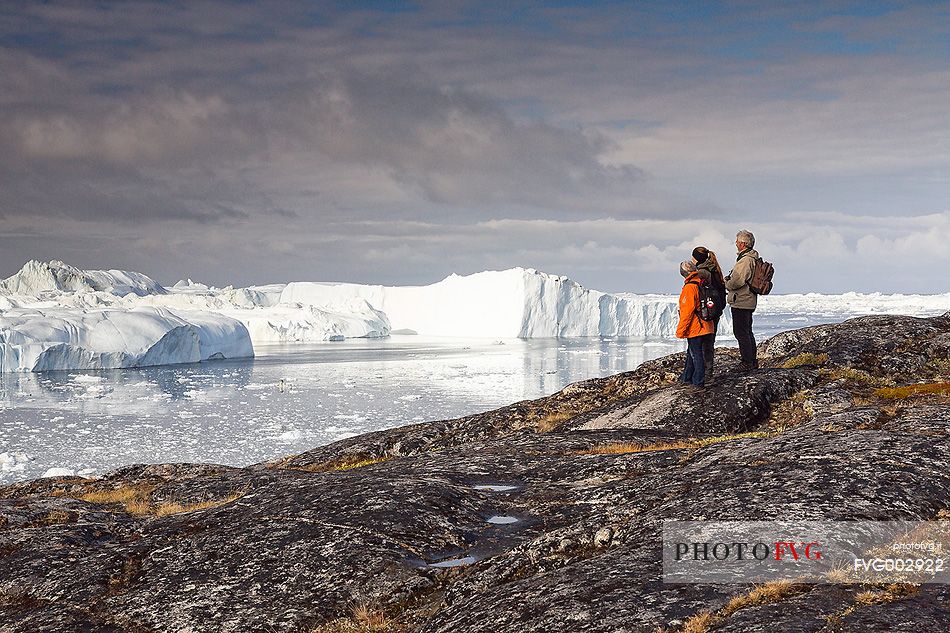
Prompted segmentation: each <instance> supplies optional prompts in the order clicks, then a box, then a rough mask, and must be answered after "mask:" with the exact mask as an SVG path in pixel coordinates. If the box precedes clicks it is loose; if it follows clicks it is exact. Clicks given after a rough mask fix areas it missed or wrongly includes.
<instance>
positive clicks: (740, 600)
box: [719, 580, 805, 618]
mask: <svg viewBox="0 0 950 633" xmlns="http://www.w3.org/2000/svg"><path fill="white" fill-rule="evenodd" d="M803 591H805V587H804V586H803V585H797V584H795V583H793V582H791V581H789V580H774V581H772V582H767V583H765V584H762V585H757V586H755V587H753V588H752V590H751V591H749V592H748V593H743V594H739V595H738V596H736V597H734V598H733V599H732V600H730V601H729V602H728V603H727V604H726V606H724V607H723V608H722V609H720V611H719V615H721V616H722V617H726V618H727V617H729V616H730V615H732V614H733V613H735V612H736V611H739V610H740V609H745V608H747V607H753V606H756V605H760V604H771V603H773V602H778V601H780V600H784V599H785V598H790V597H792V596H794V595H797V594H800V593H802V592H803Z"/></svg>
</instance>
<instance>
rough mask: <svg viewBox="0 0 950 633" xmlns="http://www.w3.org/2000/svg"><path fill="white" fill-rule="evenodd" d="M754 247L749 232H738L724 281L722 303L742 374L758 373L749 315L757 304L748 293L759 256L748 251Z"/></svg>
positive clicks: (753, 239) (756, 297) (750, 289)
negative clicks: (728, 315)
mask: <svg viewBox="0 0 950 633" xmlns="http://www.w3.org/2000/svg"><path fill="white" fill-rule="evenodd" d="M753 246H755V236H754V235H752V233H751V232H750V231H746V230H742V231H739V232H738V233H737V234H736V251H738V253H739V254H738V255H737V256H736V265H735V267H733V269H732V272H730V273H729V275H728V276H727V277H726V291H727V292H728V293H729V294H728V295H727V296H726V301H727V302H728V303H729V307H730V308H732V331H733V333H734V334H735V335H736V340H737V341H739V355H740V356H741V358H742V362H741V364H740V365H739V368H740V369H742V370H750V369H758V367H759V362H758V361H757V360H756V358H755V336H754V335H753V334H752V313H753V312H755V308H756V305H757V303H758V295H756V294H755V293H754V292H752V288H750V287H749V282H750V281H751V280H752V273H753V271H754V270H755V260H756V259H758V257H759V254H758V253H757V252H756V251H755V249H753V248H752V247H753Z"/></svg>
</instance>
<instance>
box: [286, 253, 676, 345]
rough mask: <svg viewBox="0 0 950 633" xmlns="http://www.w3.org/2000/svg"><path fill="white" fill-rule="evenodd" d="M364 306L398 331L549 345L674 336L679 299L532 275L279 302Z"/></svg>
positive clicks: (295, 288) (338, 291) (303, 287)
mask: <svg viewBox="0 0 950 633" xmlns="http://www.w3.org/2000/svg"><path fill="white" fill-rule="evenodd" d="M353 298H357V299H362V300H364V301H366V302H367V303H369V304H370V305H371V306H373V307H374V308H376V309H378V310H380V311H382V312H383V313H385V315H386V316H387V317H388V318H389V322H390V324H391V326H392V328H393V329H394V330H411V331H413V332H416V333H418V334H426V335H431V336H472V337H490V338H545V337H582V336H656V337H663V336H671V335H672V334H673V332H674V331H675V329H676V320H677V316H678V313H677V298H676V297H673V296H666V295H640V296H638V295H616V294H608V293H604V292H599V291H597V290H590V289H588V288H584V287H583V286H581V285H580V284H578V283H576V282H574V281H572V280H570V279H568V278H567V277H560V276H556V275H549V274H547V273H543V272H539V271H537V270H533V269H530V268H512V269H510V270H502V271H487V272H481V273H475V274H473V275H467V276H460V275H450V276H449V277H446V278H445V279H443V280H442V281H440V282H438V283H434V284H431V285H428V286H396V287H390V286H371V285H358V284H345V283H338V284H330V283H315V282H296V283H290V284H287V286H286V287H285V288H284V290H283V292H282V293H281V296H280V302H281V303H299V304H305V305H323V304H332V303H338V302H341V301H347V300H351V299H353Z"/></svg>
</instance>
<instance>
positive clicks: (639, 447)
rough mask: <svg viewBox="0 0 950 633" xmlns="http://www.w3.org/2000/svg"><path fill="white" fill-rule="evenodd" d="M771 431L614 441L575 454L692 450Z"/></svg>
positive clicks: (758, 435)
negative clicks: (656, 440) (641, 441)
mask: <svg viewBox="0 0 950 633" xmlns="http://www.w3.org/2000/svg"><path fill="white" fill-rule="evenodd" d="M769 435H770V434H769V433H766V432H764V431H752V432H750V433H737V434H734V435H718V436H716V437H703V438H690V439H686V440H676V441H674V442H659V443H657V444H637V443H635V442H613V443H611V444H600V445H598V446H592V447H591V448H588V449H585V450H582V451H577V452H576V453H575V455H623V454H626V453H649V452H654V451H672V450H683V449H687V450H691V449H696V448H703V447H704V446H711V445H713V444H719V443H721V442H729V441H732V440H741V439H747V438H763V437H769Z"/></svg>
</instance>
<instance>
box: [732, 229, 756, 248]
mask: <svg viewBox="0 0 950 633" xmlns="http://www.w3.org/2000/svg"><path fill="white" fill-rule="evenodd" d="M736 241H737V242H742V243H743V244H745V245H746V246H748V247H749V248H752V247H753V246H755V236H754V235H752V231H746V230H745V229H742V230H741V231H739V232H738V233H736Z"/></svg>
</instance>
